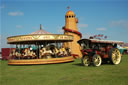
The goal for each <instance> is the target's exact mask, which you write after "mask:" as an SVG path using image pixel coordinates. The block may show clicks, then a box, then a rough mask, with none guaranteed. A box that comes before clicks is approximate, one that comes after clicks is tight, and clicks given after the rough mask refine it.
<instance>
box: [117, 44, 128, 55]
mask: <svg viewBox="0 0 128 85" xmlns="http://www.w3.org/2000/svg"><path fill="white" fill-rule="evenodd" d="M117 48H118V49H119V50H120V53H121V54H127V51H128V50H127V48H124V47H122V46H121V45H117Z"/></svg>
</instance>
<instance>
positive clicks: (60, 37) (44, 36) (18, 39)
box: [7, 26, 73, 44]
mask: <svg viewBox="0 0 128 85" xmlns="http://www.w3.org/2000/svg"><path fill="white" fill-rule="evenodd" d="M7 40H8V42H7V43H8V44H34V43H44V42H67V41H72V40H73V36H71V35H64V34H51V33H50V32H47V31H45V30H43V29H42V27H41V26H40V30H38V31H36V32H32V33H31V34H28V35H18V36H11V37H8V38H7Z"/></svg>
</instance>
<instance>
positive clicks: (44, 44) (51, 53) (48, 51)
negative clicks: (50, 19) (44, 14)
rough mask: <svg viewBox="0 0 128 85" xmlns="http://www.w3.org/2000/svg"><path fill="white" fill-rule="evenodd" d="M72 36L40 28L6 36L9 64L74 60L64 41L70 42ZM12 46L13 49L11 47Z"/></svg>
mask: <svg viewBox="0 0 128 85" xmlns="http://www.w3.org/2000/svg"><path fill="white" fill-rule="evenodd" d="M72 41H73V36H71V35H64V34H51V33H49V32H47V31H45V30H43V29H42V27H41V26H40V30H38V31H36V32H33V33H31V34H28V35H18V36H11V37H8V38H7V43H8V44H10V48H11V51H10V55H9V60H8V64H9V65H34V64H54V63H64V62H71V61H74V58H73V57H72V56H71V50H70V48H68V47H67V48H65V47H64V43H65V42H67V43H68V42H72ZM12 48H13V49H12Z"/></svg>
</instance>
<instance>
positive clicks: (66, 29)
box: [63, 28, 82, 38]
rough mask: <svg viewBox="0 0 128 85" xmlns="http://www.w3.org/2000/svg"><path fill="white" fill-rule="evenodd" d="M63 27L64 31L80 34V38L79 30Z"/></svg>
mask: <svg viewBox="0 0 128 85" xmlns="http://www.w3.org/2000/svg"><path fill="white" fill-rule="evenodd" d="M63 29H64V30H65V31H68V32H73V33H75V34H77V35H79V36H80V38H81V37H82V34H81V33H80V32H78V31H75V30H71V29H68V28H63Z"/></svg>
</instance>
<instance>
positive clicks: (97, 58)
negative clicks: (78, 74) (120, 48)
mask: <svg viewBox="0 0 128 85" xmlns="http://www.w3.org/2000/svg"><path fill="white" fill-rule="evenodd" d="M92 62H93V65H94V66H100V65H101V63H102V59H101V57H100V55H97V54H95V55H94V56H93V57H92Z"/></svg>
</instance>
